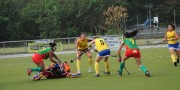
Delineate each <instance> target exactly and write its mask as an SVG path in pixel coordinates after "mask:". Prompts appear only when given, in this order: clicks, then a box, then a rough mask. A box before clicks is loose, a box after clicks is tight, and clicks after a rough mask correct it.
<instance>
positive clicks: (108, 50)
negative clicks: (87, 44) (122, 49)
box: [98, 49, 110, 57]
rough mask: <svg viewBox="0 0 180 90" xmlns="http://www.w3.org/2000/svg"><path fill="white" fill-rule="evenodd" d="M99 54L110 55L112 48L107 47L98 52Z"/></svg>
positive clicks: (101, 55) (102, 55)
mask: <svg viewBox="0 0 180 90" xmlns="http://www.w3.org/2000/svg"><path fill="white" fill-rule="evenodd" d="M98 56H100V57H108V56H110V49H106V50H103V51H100V52H98Z"/></svg>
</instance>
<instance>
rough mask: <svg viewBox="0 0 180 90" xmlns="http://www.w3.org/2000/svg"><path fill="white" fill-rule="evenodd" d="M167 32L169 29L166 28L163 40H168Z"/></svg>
mask: <svg viewBox="0 0 180 90" xmlns="http://www.w3.org/2000/svg"><path fill="white" fill-rule="evenodd" d="M166 33H167V30H166V32H165V33H164V39H163V42H165V41H167V35H166Z"/></svg>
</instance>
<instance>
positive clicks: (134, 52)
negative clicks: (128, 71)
mask: <svg viewBox="0 0 180 90" xmlns="http://www.w3.org/2000/svg"><path fill="white" fill-rule="evenodd" d="M137 33H138V31H137V30H135V31H132V32H130V33H128V32H126V33H125V34H124V36H123V41H122V42H121V45H120V46H119V49H118V51H117V55H118V57H119V59H120V60H121V62H120V67H119V71H118V72H119V75H121V76H122V72H123V68H124V65H125V61H126V60H127V59H129V58H130V57H134V58H135V60H136V63H137V65H138V66H139V68H140V69H141V70H142V71H143V72H144V73H145V75H146V76H147V77H150V72H149V71H148V70H147V69H146V67H145V66H144V65H142V64H141V55H140V50H139V48H138V46H137V44H136V40H135V38H133V37H134V36H136V35H137ZM123 46H125V48H126V51H125V53H124V55H123V57H121V50H122V48H123Z"/></svg>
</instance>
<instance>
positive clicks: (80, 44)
mask: <svg viewBox="0 0 180 90" xmlns="http://www.w3.org/2000/svg"><path fill="white" fill-rule="evenodd" d="M89 41H91V39H89V38H87V37H86V34H85V33H84V32H82V33H81V35H80V37H79V38H77V40H76V55H77V61H76V66H77V73H81V71H80V60H81V57H80V55H81V54H82V53H83V52H85V53H86V55H87V56H88V62H89V71H88V72H92V55H91V52H90V50H88V42H89Z"/></svg>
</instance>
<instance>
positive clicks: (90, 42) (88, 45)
mask: <svg viewBox="0 0 180 90" xmlns="http://www.w3.org/2000/svg"><path fill="white" fill-rule="evenodd" d="M94 42H95V39H94V40H92V41H91V42H90V43H89V44H88V47H89V46H90V45H92V44H93V43H94Z"/></svg>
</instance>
